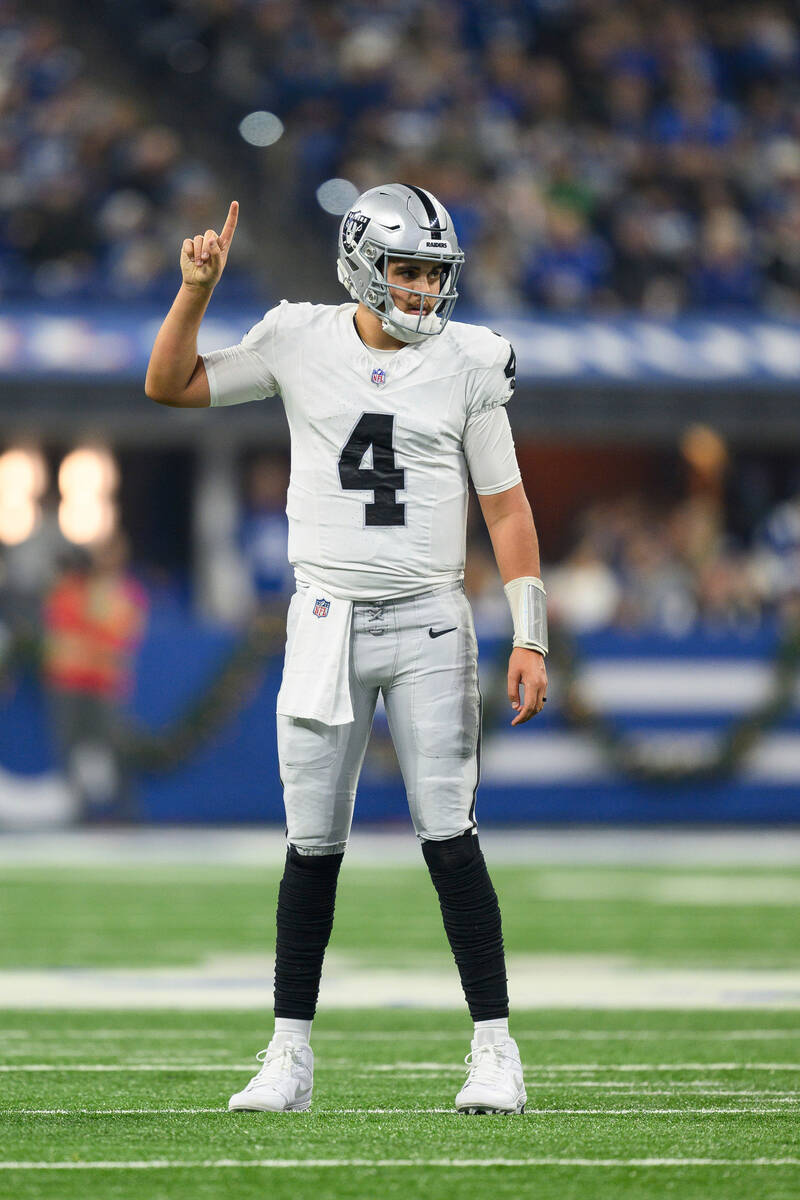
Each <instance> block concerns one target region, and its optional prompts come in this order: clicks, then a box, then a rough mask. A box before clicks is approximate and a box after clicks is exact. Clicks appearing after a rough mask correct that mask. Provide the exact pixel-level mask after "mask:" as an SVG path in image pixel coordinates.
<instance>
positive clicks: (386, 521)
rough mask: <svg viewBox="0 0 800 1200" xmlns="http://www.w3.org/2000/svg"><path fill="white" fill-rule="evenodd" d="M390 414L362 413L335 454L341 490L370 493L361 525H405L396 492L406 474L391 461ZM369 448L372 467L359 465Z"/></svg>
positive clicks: (391, 433)
mask: <svg viewBox="0 0 800 1200" xmlns="http://www.w3.org/2000/svg"><path fill="white" fill-rule="evenodd" d="M393 433H394V413H370V412H365V413H362V414H361V416H360V417H359V419H358V423H357V425H356V427H355V429H354V430H353V432H352V433H351V434H350V437H349V438H348V440H347V443H346V445H345V446H344V448H343V449H342V453H341V454H340V456H339V481H340V482H341V485H342V487H343V488H344V489H345V491H354V492H364V491H370V492H373V493H374V499H373V501H372V503H370V504H366V505H365V510H364V524H365V525H405V523H406V506H405V504H398V502H397V499H396V493H397V492H399V491H401V490H402V489H403V488H404V487H405V485H406V483H405V481H406V473H405V471H404V470H403V468H402V467H398V466H397V465H396V464H395V461H394V446H393V444H392V440H393ZM370 446H371V447H372V466H371V467H362V466H361V463H362V462H363V460H364V455H365V454H366V453H367V451H368V450H369V448H370Z"/></svg>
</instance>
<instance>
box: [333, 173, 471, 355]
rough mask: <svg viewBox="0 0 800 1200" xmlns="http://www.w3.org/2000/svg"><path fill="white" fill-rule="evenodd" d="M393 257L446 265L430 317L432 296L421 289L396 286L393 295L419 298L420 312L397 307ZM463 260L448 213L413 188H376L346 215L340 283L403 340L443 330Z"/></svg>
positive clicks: (416, 339)
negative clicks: (390, 269) (390, 268)
mask: <svg viewBox="0 0 800 1200" xmlns="http://www.w3.org/2000/svg"><path fill="white" fill-rule="evenodd" d="M390 258H402V259H413V260H414V261H415V262H435V263H441V264H442V275H441V283H440V292H439V295H438V297H437V299H436V304H435V305H434V307H433V310H432V311H431V312H430V313H428V314H427V315H426V313H425V301H426V300H427V301H429V300H430V295H429V293H427V292H421V291H420V290H419V289H417V288H413V287H401V286H399V285H398V284H396V283H393V284H392V290H393V291H398V292H408V293H409V294H411V295H413V296H417V297H419V312H418V313H407V312H403V311H402V310H401V309H399V308H398V307H397V305H396V304H395V303H394V300H393V299H392V296H391V294H390V292H389V284H388V282H387V279H386V268H387V264H388V261H389V259H390ZM463 262H464V253H463V251H462V250H461V248H460V247H459V244H458V238H457V237H456V231H455V229H454V228H453V222H452V220H451V218H450V214H449V213H448V211H447V209H446V208H445V207H444V205H443V204H440V203H439V201H438V200H437V199H436V197H435V196H432V195H431V193H430V192H426V191H424V190H423V189H422V188H419V187H415V186H414V185H413V184H408V183H387V184H382V185H381V186H380V187H375V188H370V190H369V191H368V192H364V193H363V194H362V195H361V196H359V197H358V199H357V200H356V202H355V204H354V205H353V207H352V208H351V209H350V211H349V212H348V213H346V214H345V216H344V219H343V220H342V224H341V227H340V229H339V253H338V257H337V270H338V273H339V282H340V283H343V284H344V286H345V287H346V288H347V290H348V292H349V293H350V295H351V296H352V297H353V299H354V300H355V301H357V302H360V303H361V304H364V305H366V307H367V308H368V309H369V310H370V311H371V312H374V313H375V315H376V316H377V317H380V320H381V325H382V326H383V328H384V329H385V330H386V332H387V333H389V334H391V335H392V337H395V338H397V339H398V340H399V341H401V342H420V341H422V340H423V338H427V337H434V336H435V335H436V334H438V333H441V332H442V330H443V329H444V327H445V325H446V324H447V322H448V321H449V320H450V316H451V314H452V311H453V306H454V305H455V302H456V300H457V299H458V292H457V290H456V283H457V281H458V276H459V274H460V272H461V267H462V265H463Z"/></svg>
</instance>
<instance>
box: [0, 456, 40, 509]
mask: <svg viewBox="0 0 800 1200" xmlns="http://www.w3.org/2000/svg"><path fill="white" fill-rule="evenodd" d="M46 487H47V465H46V463H45V461H44V458H43V457H42V455H41V454H40V453H39V451H38V450H29V449H26V448H23V447H15V448H14V449H13V450H6V452H5V454H0V492H8V493H9V494H16V495H17V496H20V495H24V496H30V497H34V498H36V499H38V497H39V496H41V494H42V492H43V491H44V490H45V488H46Z"/></svg>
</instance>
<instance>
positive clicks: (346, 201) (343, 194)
mask: <svg viewBox="0 0 800 1200" xmlns="http://www.w3.org/2000/svg"><path fill="white" fill-rule="evenodd" d="M357 195H358V188H357V187H356V185H355V184H354V183H351V182H350V180H349V179H326V180H325V182H324V183H321V184H320V185H319V187H318V188H317V203H318V204H319V206H320V208H324V209H325V212H329V213H334V214H335V215H336V216H337V217H341V216H343V214H344V213H346V212H347V210H348V209H349V208H350V207H351V206H352V204H353V201H354V200H355V198H356V196H357Z"/></svg>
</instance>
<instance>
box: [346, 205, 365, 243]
mask: <svg viewBox="0 0 800 1200" xmlns="http://www.w3.org/2000/svg"><path fill="white" fill-rule="evenodd" d="M367 225H369V217H366V216H364V214H363V213H362V212H359V211H358V209H355V208H354V209H353V211H352V212H349V213H348V214H347V216H346V217H345V222H344V227H343V229H342V246H343V247H344V250H345V253H346V254H352V253H353V251H354V250H355V248H356V246H357V245H358V243H359V242H360V241H361V239H362V237H363V236H364V230H365V229H366V228H367Z"/></svg>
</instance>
